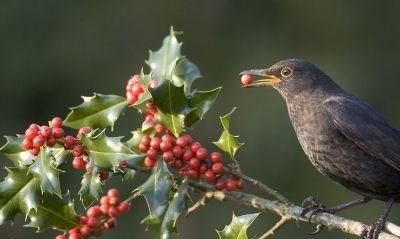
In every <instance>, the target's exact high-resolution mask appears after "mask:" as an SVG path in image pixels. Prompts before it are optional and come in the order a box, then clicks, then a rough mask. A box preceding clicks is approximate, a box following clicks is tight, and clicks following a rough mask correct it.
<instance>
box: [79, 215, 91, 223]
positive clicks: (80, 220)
mask: <svg viewBox="0 0 400 239" xmlns="http://www.w3.org/2000/svg"><path fill="white" fill-rule="evenodd" d="M88 219H89V218H88V217H87V216H81V217H80V218H79V223H80V224H81V225H84V224H86V223H87V222H88Z"/></svg>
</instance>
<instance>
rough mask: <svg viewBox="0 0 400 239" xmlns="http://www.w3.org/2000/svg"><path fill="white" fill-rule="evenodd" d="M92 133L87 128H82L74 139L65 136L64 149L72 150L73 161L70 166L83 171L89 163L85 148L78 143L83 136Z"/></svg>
mask: <svg viewBox="0 0 400 239" xmlns="http://www.w3.org/2000/svg"><path fill="white" fill-rule="evenodd" d="M91 131H92V129H91V128H89V127H83V128H81V129H80V130H79V131H78V135H77V136H76V138H74V137H73V136H67V137H65V138H64V147H65V148H66V149H70V150H72V155H73V156H74V159H73V160H72V166H73V167H74V168H75V169H77V170H80V169H84V168H85V166H86V165H87V163H88V162H89V157H88V156H87V154H86V152H85V148H84V147H83V145H82V144H81V143H80V139H81V138H82V136H83V135H88V134H89V133H90V132H91Z"/></svg>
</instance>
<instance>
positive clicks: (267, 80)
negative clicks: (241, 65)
mask: <svg viewBox="0 0 400 239" xmlns="http://www.w3.org/2000/svg"><path fill="white" fill-rule="evenodd" d="M246 74H247V75H252V76H261V77H263V79H260V80H256V81H254V82H253V83H251V84H248V85H243V86H242V87H243V88H253V87H262V86H273V85H275V84H277V83H279V82H281V81H282V80H281V79H280V78H279V77H276V76H275V75H272V74H269V72H268V69H253V70H247V71H242V72H240V75H246Z"/></svg>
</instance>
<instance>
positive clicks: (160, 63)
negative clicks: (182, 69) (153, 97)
mask: <svg viewBox="0 0 400 239" xmlns="http://www.w3.org/2000/svg"><path fill="white" fill-rule="evenodd" d="M181 46H182V43H179V42H178V39H177V38H176V36H175V32H174V30H173V28H171V31H170V35H169V36H167V37H165V38H164V40H163V43H162V46H161V48H160V49H158V50H157V51H155V52H153V51H150V57H149V60H148V61H147V64H148V65H149V66H150V69H151V70H152V76H153V77H154V78H155V79H157V80H164V79H165V78H167V76H168V73H169V72H170V71H171V68H172V67H173V66H174V64H175V62H176V60H177V59H178V58H180V56H181Z"/></svg>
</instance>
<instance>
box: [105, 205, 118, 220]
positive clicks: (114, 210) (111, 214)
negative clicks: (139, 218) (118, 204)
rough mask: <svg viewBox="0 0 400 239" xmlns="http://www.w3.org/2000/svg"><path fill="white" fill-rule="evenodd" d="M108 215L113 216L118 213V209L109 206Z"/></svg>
mask: <svg viewBox="0 0 400 239" xmlns="http://www.w3.org/2000/svg"><path fill="white" fill-rule="evenodd" d="M107 214H108V216H109V217H111V218H115V217H117V216H118V215H119V211H118V209H116V208H115V207H110V209H108V213H107Z"/></svg>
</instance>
